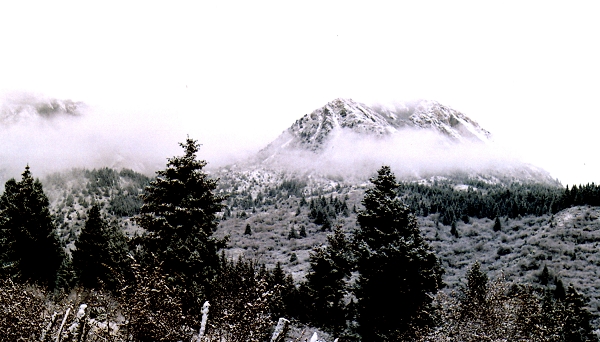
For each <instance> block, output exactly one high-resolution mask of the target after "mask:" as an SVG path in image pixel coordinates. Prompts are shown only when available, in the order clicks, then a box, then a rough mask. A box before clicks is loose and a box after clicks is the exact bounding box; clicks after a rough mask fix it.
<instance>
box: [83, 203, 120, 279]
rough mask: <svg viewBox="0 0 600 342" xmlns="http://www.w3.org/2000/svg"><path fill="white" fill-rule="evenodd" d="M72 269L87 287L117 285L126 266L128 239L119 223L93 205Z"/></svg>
mask: <svg viewBox="0 0 600 342" xmlns="http://www.w3.org/2000/svg"><path fill="white" fill-rule="evenodd" d="M72 255H73V268H74V270H75V273H76V274H77V275H78V278H79V282H80V283H81V285H83V286H84V287H86V288H99V287H101V286H103V285H104V286H106V287H107V288H108V289H110V290H116V289H117V288H118V284H119V280H120V279H121V278H122V276H123V275H124V271H125V269H126V266H127V262H126V260H127V239H126V238H125V235H124V234H123V231H122V230H121V229H120V227H119V226H118V225H117V224H116V223H112V224H109V223H108V222H106V220H105V219H103V218H102V215H101V213H100V207H99V206H98V205H97V204H94V205H93V206H92V208H91V209H90V210H89V211H88V218H87V220H86V222H85V226H84V227H83V229H82V230H81V233H80V234H79V237H78V238H77V241H75V249H74V250H73V253H72Z"/></svg>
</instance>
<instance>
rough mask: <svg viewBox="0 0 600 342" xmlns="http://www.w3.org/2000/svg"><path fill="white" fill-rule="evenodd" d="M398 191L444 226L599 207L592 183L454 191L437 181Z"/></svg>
mask: <svg viewBox="0 0 600 342" xmlns="http://www.w3.org/2000/svg"><path fill="white" fill-rule="evenodd" d="M467 183H468V182H467ZM398 191H399V193H400V194H401V196H402V197H403V200H404V201H405V203H407V204H408V205H409V207H410V208H411V210H413V211H414V212H415V213H416V214H417V215H420V216H427V215H430V214H438V215H439V217H438V220H439V222H440V223H442V224H444V225H450V224H451V223H452V222H456V221H458V220H463V221H465V222H468V218H469V217H477V218H484V217H486V218H489V219H494V218H496V217H498V216H503V217H509V218H516V217H518V216H526V215H534V216H541V215H545V214H555V213H557V212H559V211H561V210H563V209H565V208H569V207H571V206H574V205H592V206H597V205H600V187H599V186H597V185H595V184H594V183H592V184H587V185H580V186H576V185H574V186H573V187H572V188H571V189H569V187H568V186H567V187H566V188H565V189H563V188H560V187H556V186H549V185H544V184H530V183H524V184H522V183H513V184H510V185H508V186H506V185H500V184H487V183H484V182H472V184H467V188H466V189H457V188H456V186H455V185H454V184H452V183H451V182H443V181H436V182H434V183H433V184H430V185H426V184H419V183H412V182H411V183H407V182H405V183H402V184H401V185H400V186H399V188H398Z"/></svg>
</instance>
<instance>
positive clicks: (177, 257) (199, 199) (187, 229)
mask: <svg viewBox="0 0 600 342" xmlns="http://www.w3.org/2000/svg"><path fill="white" fill-rule="evenodd" d="M180 146H181V147H183V149H184V152H185V153H184V155H183V156H178V157H173V158H169V159H168V163H167V168H166V169H165V170H161V171H158V172H157V177H156V180H154V181H153V182H151V183H150V185H149V186H148V187H146V190H145V193H144V195H143V201H144V204H143V205H142V208H141V213H140V215H139V216H138V217H137V219H136V220H137V222H138V224H139V225H140V226H141V227H142V228H144V229H145V230H146V235H145V236H144V237H143V239H142V250H143V253H144V257H143V259H144V260H145V261H146V262H154V261H156V262H158V263H159V264H160V265H161V268H162V270H163V272H164V273H165V274H166V275H167V276H168V277H169V279H170V280H171V281H172V282H173V283H174V284H176V285H178V287H179V288H180V289H181V291H182V292H181V293H182V294H185V296H186V300H185V302H186V305H188V306H189V307H200V306H201V305H202V302H201V300H203V299H205V297H206V295H207V291H208V290H209V285H210V283H211V282H212V280H213V279H214V278H215V276H216V275H217V272H218V269H219V265H220V264H219V255H218V250H219V249H220V248H222V247H224V246H225V241H224V240H218V239H216V238H214V237H212V234H213V232H214V231H215V229H216V227H217V224H218V220H217V217H216V213H217V212H219V211H220V210H221V208H222V207H223V205H222V204H221V202H222V201H223V200H224V197H221V196H218V195H215V194H214V191H215V189H216V187H217V180H215V179H211V178H209V176H208V175H207V174H206V173H205V172H204V170H203V169H204V167H205V166H206V162H205V161H203V160H197V159H196V154H197V152H198V150H199V148H200V145H199V144H198V143H197V142H196V141H195V140H192V139H190V138H188V139H187V140H186V142H185V143H180Z"/></svg>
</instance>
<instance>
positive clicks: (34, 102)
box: [0, 94, 85, 125]
mask: <svg viewBox="0 0 600 342" xmlns="http://www.w3.org/2000/svg"><path fill="white" fill-rule="evenodd" d="M84 106H85V105H84V104H83V103H82V102H74V101H71V100H59V99H53V98H39V97H35V96H32V95H27V94H19V95H16V96H11V97H7V98H5V99H4V100H3V101H2V105H1V107H0V124H3V125H10V124H15V123H18V122H28V121H35V120H42V119H45V120H49V119H53V118H56V117H61V116H67V117H75V116H80V115H81V111H82V109H83V107H84Z"/></svg>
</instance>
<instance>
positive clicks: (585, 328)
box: [563, 285, 598, 342]
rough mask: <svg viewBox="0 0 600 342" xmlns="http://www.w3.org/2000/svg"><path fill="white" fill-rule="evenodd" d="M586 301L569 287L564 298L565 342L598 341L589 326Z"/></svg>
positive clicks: (571, 286) (589, 316) (590, 316)
mask: <svg viewBox="0 0 600 342" xmlns="http://www.w3.org/2000/svg"><path fill="white" fill-rule="evenodd" d="M585 304H586V299H585V298H584V297H583V295H581V294H580V293H578V292H577V290H575V288H574V287H573V285H569V287H568V288H567V292H566V296H565V311H566V312H565V313H566V315H565V316H566V320H565V322H564V323H565V325H564V327H563V336H564V340H565V341H573V342H587V341H598V339H597V338H596V336H595V334H594V332H593V329H592V327H591V325H590V320H591V319H592V315H591V314H590V313H589V312H588V311H587V310H586V309H585Z"/></svg>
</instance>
